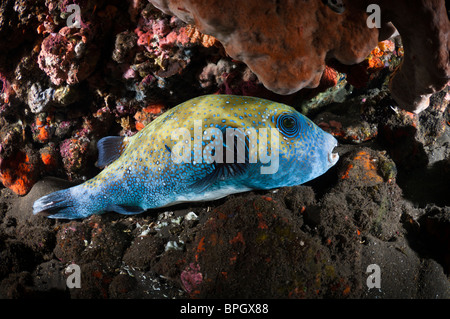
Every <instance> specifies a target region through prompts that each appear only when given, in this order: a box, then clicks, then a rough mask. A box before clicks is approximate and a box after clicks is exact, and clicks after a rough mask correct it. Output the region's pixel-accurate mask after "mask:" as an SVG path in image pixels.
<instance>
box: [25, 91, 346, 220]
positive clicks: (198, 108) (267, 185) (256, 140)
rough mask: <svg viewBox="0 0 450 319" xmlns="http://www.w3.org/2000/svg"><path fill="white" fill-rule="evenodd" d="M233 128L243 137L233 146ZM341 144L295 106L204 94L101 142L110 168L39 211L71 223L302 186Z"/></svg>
mask: <svg viewBox="0 0 450 319" xmlns="http://www.w3.org/2000/svg"><path fill="white" fill-rule="evenodd" d="M230 129H231V130H235V132H238V131H237V130H238V129H240V130H241V132H243V135H239V134H237V135H236V137H235V138H234V139H231V138H230V139H229V140H228V139H227V137H228V135H227V134H228V131H229V130H230ZM208 132H209V136H207V135H208V134H207V133H208ZM247 133H248V135H247ZM250 133H252V134H253V135H252V134H250ZM250 137H251V138H250ZM233 141H234V143H232V142H233ZM239 141H240V142H242V143H241V144H239ZM211 145H213V146H214V147H212V146H211ZM238 145H242V146H243V147H244V153H242V152H241V153H240V152H239V150H240V149H239V147H238ZM336 145H337V141H336V139H335V138H334V137H333V136H331V135H330V134H328V133H326V132H324V131H323V130H322V129H320V128H319V127H318V126H316V125H315V124H314V123H313V122H312V121H310V120H309V119H308V118H306V117H305V116H303V115H301V114H300V113H299V112H297V111H296V110H294V109H293V108H292V107H290V106H287V105H284V104H280V103H275V102H272V101H268V100H264V99H260V98H255V97H244V96H232V95H206V96H200V97H197V98H194V99H192V100H189V101H187V102H184V103H182V104H180V105H178V106H176V107H174V108H172V109H170V110H168V111H167V112H165V113H164V114H163V115H161V116H159V117H158V118H156V119H155V120H154V121H153V122H151V123H150V124H148V125H147V126H146V127H144V128H143V129H142V130H141V131H139V132H138V133H136V134H135V135H134V136H132V137H126V138H123V137H106V138H104V139H102V140H100V141H99V143H98V146H99V160H98V162H97V164H98V165H99V166H106V167H105V168H104V169H103V170H102V171H101V172H100V173H99V174H98V175H97V176H95V177H94V178H92V179H90V180H88V181H86V182H85V183H83V184H80V185H78V186H75V187H72V188H69V189H65V190H60V191H57V192H54V193H51V194H49V195H46V196H44V197H42V198H40V199H38V200H37V201H36V202H35V203H34V205H33V213H34V214H38V213H43V214H46V215H48V216H49V217H51V218H67V219H74V218H84V217H87V216H90V215H93V214H101V213H103V212H105V211H115V212H118V213H121V214H137V213H141V212H143V211H145V210H147V209H151V208H158V207H164V206H169V205H173V204H176V203H180V202H187V201H202V200H213V199H218V198H221V197H224V196H227V195H229V194H233V193H238V192H244V191H249V190H253V189H272V188H278V187H283V186H293V185H299V184H302V183H305V182H307V181H309V180H311V179H313V178H316V177H317V176H319V175H321V174H323V173H324V172H326V171H327V170H328V169H329V168H330V167H331V166H333V165H334V164H335V163H336V162H337V160H338V157H339V156H338V155H337V154H335V153H332V151H333V148H334V147H335V146H336ZM220 147H223V150H222V154H221V152H220ZM250 150H252V151H254V153H251V152H250ZM229 153H230V154H231V155H230V157H229V158H228V157H226V156H228V154H229ZM242 154H243V155H242ZM252 154H253V155H252ZM181 155H183V156H185V157H181ZM225 155H226V156H225ZM258 155H259V159H258ZM269 155H270V157H268V156H269ZM274 155H276V156H274ZM264 156H265V157H264ZM212 158H214V160H212ZM180 159H182V161H180ZM221 159H223V161H221ZM255 159H256V160H255ZM263 159H264V160H263ZM267 159H269V160H267ZM264 169H265V170H266V171H264ZM270 169H272V171H271V170H270Z"/></svg>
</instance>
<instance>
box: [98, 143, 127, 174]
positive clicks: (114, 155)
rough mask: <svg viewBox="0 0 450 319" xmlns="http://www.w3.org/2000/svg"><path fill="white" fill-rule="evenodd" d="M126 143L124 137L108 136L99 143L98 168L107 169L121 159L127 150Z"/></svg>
mask: <svg viewBox="0 0 450 319" xmlns="http://www.w3.org/2000/svg"><path fill="white" fill-rule="evenodd" d="M125 146H126V141H125V138H124V137H123V136H107V137H104V138H102V139H101V140H99V141H98V143H97V148H98V160H97V163H95V165H96V166H97V167H105V166H107V165H109V164H111V163H112V162H114V161H115V160H116V159H118V158H119V157H120V155H121V154H122V152H123V150H124V149H125Z"/></svg>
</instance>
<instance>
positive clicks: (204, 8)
mask: <svg viewBox="0 0 450 319" xmlns="http://www.w3.org/2000/svg"><path fill="white" fill-rule="evenodd" d="M150 2H151V3H153V4H154V5H155V6H156V7H158V8H159V9H161V10H163V11H164V12H165V13H167V14H173V15H176V16H178V17H179V18H180V19H182V20H183V21H185V22H187V23H192V24H195V25H196V26H197V27H198V28H199V30H200V31H201V32H203V33H206V34H210V35H213V36H214V37H216V38H217V39H218V40H219V41H220V42H221V43H222V44H223V45H224V47H225V49H226V51H227V53H228V54H229V55H230V56H232V57H233V58H235V59H237V60H240V61H243V62H245V63H246V64H247V65H248V66H249V67H250V69H251V70H252V71H253V72H255V73H256V74H257V75H258V78H259V80H260V81H261V82H262V83H263V84H264V85H265V86H266V87H267V88H268V89H270V90H272V91H274V92H276V93H280V94H290V93H294V92H296V91H298V90H300V89H302V88H304V87H307V88H314V87H317V86H318V85H319V81H320V78H321V77H322V73H323V71H324V70H325V59H326V58H336V59H337V60H338V61H340V62H341V63H344V64H354V63H358V62H361V61H362V60H363V59H364V58H365V57H366V56H367V55H368V54H369V53H370V51H371V50H372V49H373V48H374V47H375V46H376V44H377V42H378V31H377V30H376V29H369V28H367V27H366V16H365V14H361V13H360V12H361V11H364V7H363V5H362V4H361V3H360V2H359V1H354V2H351V3H350V4H349V5H348V6H347V8H346V11H345V12H344V13H343V14H342V15H340V14H337V13H335V12H333V11H332V10H330V8H328V7H327V6H325V5H324V4H323V3H322V2H321V1H293V2H287V1H269V0H267V1H245V2H240V1H226V2H223V1H219V0H210V1H206V2H205V1H183V0H170V1H167V0H150ZM218 8H220V10H219V9H218Z"/></svg>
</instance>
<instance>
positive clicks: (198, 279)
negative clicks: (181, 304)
mask: <svg viewBox="0 0 450 319" xmlns="http://www.w3.org/2000/svg"><path fill="white" fill-rule="evenodd" d="M181 282H182V283H183V287H184V289H186V291H187V292H188V293H192V292H194V291H195V290H196V289H197V288H198V286H200V284H201V283H202V282H203V275H202V273H201V272H200V265H198V264H194V263H190V264H189V266H188V267H186V269H185V270H183V272H182V273H181Z"/></svg>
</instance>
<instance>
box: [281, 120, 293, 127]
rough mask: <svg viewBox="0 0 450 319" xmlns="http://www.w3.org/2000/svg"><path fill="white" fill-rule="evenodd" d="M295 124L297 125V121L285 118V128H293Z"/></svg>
mask: <svg viewBox="0 0 450 319" xmlns="http://www.w3.org/2000/svg"><path fill="white" fill-rule="evenodd" d="M294 125H295V122H294V120H293V119H291V118H286V119H284V120H283V126H284V127H285V128H293V127H294Z"/></svg>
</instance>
